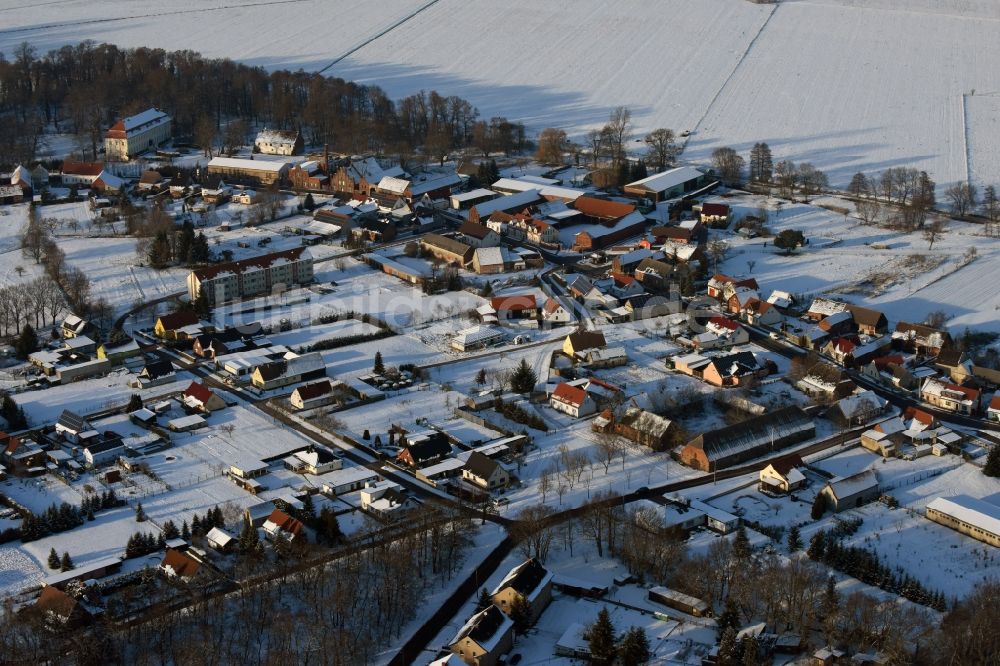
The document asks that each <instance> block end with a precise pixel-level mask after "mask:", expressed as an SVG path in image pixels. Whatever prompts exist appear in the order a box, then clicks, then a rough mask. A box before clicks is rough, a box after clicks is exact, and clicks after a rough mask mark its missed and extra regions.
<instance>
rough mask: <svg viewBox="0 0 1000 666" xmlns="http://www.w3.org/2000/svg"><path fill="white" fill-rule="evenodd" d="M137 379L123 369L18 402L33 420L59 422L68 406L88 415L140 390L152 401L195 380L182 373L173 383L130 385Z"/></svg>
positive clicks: (124, 400)
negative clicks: (136, 386)
mask: <svg viewBox="0 0 1000 666" xmlns="http://www.w3.org/2000/svg"><path fill="white" fill-rule="evenodd" d="M134 378H135V375H132V374H131V373H129V372H128V371H127V370H124V369H121V368H119V369H116V370H113V371H112V372H111V373H110V374H109V375H107V376H104V377H96V378H94V379H85V380H81V381H78V382H73V383H71V384H66V385H63V386H53V387H51V388H47V389H45V390H44V391H26V392H24V393H19V394H18V395H17V404H18V405H20V406H21V407H22V408H23V409H24V413H25V414H26V415H27V417H28V421H29V423H32V424H36V425H40V424H43V423H51V422H53V421H55V420H56V419H58V418H59V415H60V414H61V413H62V411H63V410H64V409H69V410H71V411H74V412H76V413H77V414H81V415H87V414H91V413H93V412H98V411H102V410H104V409H108V408H109V407H113V406H124V405H125V404H126V403H128V399H129V396H131V395H132V394H133V393H138V394H139V395H140V396H141V397H142V399H143V400H144V401H147V402H148V401H149V400H150V399H152V398H154V397H157V396H162V395H167V394H169V393H176V392H178V391H183V390H184V389H185V388H187V385H188V384H189V383H190V382H191V379H192V378H191V376H190V375H187V374H186V373H180V374H179V375H178V380H177V381H175V382H172V383H170V384H164V385H162V386H155V387H152V388H148V389H136V388H132V387H131V386H129V382H130V381H131V380H132V379H134Z"/></svg>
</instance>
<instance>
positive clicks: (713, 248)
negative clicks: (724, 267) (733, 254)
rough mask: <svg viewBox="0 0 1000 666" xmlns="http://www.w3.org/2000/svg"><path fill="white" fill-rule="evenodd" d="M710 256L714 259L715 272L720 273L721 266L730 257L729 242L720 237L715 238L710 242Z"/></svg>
mask: <svg viewBox="0 0 1000 666" xmlns="http://www.w3.org/2000/svg"><path fill="white" fill-rule="evenodd" d="M708 256H709V257H710V258H711V259H712V267H713V270H715V271H716V272H718V271H719V264H721V263H722V262H723V261H725V260H726V257H727V256H729V242H728V241H726V240H724V239H722V238H719V237H718V236H715V237H713V238H712V239H711V240H710V241H708Z"/></svg>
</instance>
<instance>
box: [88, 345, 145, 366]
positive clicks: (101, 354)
mask: <svg viewBox="0 0 1000 666" xmlns="http://www.w3.org/2000/svg"><path fill="white" fill-rule="evenodd" d="M141 353H142V349H141V348H140V347H139V343H137V342H136V341H135V340H129V341H128V342H125V343H123V344H119V345H114V346H112V345H111V344H110V343H107V342H106V343H104V344H102V345H101V346H99V347H98V348H97V358H103V359H107V360H108V361H111V364H112V365H117V364H119V363H122V362H124V361H125V359H128V358H132V357H135V356H138V355H140V354H141Z"/></svg>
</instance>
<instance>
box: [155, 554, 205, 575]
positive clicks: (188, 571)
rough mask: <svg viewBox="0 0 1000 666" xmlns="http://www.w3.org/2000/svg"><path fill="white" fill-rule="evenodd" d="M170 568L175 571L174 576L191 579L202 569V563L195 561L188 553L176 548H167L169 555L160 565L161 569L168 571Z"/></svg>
mask: <svg viewBox="0 0 1000 666" xmlns="http://www.w3.org/2000/svg"><path fill="white" fill-rule="evenodd" d="M168 567H169V568H170V569H171V570H173V572H174V575H176V576H180V577H181V578H191V577H192V576H194V575H195V574H196V573H198V569H200V568H201V562H199V561H198V560H196V559H194V558H193V557H191V556H190V555H188V554H187V553H184V552H182V551H179V550H176V549H174V548H167V554H166V555H165V556H164V557H163V562H161V563H160V568H161V569H166V568H168Z"/></svg>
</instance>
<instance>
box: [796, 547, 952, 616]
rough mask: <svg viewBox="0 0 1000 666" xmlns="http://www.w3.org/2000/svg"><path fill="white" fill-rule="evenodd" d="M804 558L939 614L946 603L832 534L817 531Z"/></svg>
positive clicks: (946, 605) (911, 580) (870, 553)
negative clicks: (929, 608) (807, 557)
mask: <svg viewBox="0 0 1000 666" xmlns="http://www.w3.org/2000/svg"><path fill="white" fill-rule="evenodd" d="M807 555H809V557H810V558H812V559H814V560H817V561H819V562H822V563H824V564H826V565H827V566H830V567H832V568H833V569H836V570H837V571H843V572H844V573H846V574H847V575H848V576H853V577H854V578H857V579H858V580H860V581H861V582H862V583H867V584H868V585H874V586H875V587H878V588H880V589H883V590H885V591H887V592H892V593H893V594H898V595H900V596H902V597H905V598H907V599H909V600H910V601H915V602H916V603H918V604H923V605H925V606H930V607H931V608H933V609H935V610H939V611H944V610H947V608H948V600H947V599H945V596H944V593H943V592H941V591H940V590H938V591H933V590H928V589H927V588H926V587H924V585H923V584H922V583H921V582H920V581H918V580H916V579H914V578H913V577H912V576H910V575H909V574H905V573H901V572H900V571H895V570H893V569H891V568H890V567H888V566H886V565H885V564H884V563H883V562H882V561H881V560H880V559H879V557H878V555H876V554H875V553H873V552H871V551H870V550H867V549H865V548H860V547H858V546H845V545H844V544H843V543H842V542H841V541H840V539H838V538H837V537H836V536H835V535H833V534H827V533H826V531H824V530H820V531H819V532H817V533H816V534H814V535H813V537H812V539H811V540H810V542H809V550H808V551H807Z"/></svg>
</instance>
